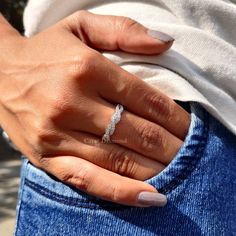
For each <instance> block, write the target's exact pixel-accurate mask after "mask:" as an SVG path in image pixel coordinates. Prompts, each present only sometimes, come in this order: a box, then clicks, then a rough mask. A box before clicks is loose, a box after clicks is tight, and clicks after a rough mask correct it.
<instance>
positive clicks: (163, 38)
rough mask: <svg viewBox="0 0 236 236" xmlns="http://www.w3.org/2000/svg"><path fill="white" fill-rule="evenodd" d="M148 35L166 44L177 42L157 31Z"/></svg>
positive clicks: (150, 31)
mask: <svg viewBox="0 0 236 236" xmlns="http://www.w3.org/2000/svg"><path fill="white" fill-rule="evenodd" d="M147 34H148V35H149V36H151V37H153V38H154V39H158V40H160V41H162V42H164V43H169V42H173V41H174V40H175V39H174V38H172V37H171V36H170V35H168V34H165V33H163V32H160V31H156V30H148V31H147Z"/></svg>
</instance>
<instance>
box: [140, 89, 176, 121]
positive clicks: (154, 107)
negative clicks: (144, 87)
mask: <svg viewBox="0 0 236 236" xmlns="http://www.w3.org/2000/svg"><path fill="white" fill-rule="evenodd" d="M144 101H146V104H147V112H148V114H149V115H150V116H152V117H153V116H156V117H163V118H164V119H165V120H166V121H169V120H170V119H171V117H172V114H173V111H172V109H171V103H170V100H169V99H167V98H165V97H164V96H163V95H160V94H157V93H154V94H145V95H144Z"/></svg>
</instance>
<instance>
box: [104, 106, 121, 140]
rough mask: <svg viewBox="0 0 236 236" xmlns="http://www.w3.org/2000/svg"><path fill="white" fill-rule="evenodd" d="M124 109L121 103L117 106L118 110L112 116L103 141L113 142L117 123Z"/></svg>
mask: <svg viewBox="0 0 236 236" xmlns="http://www.w3.org/2000/svg"><path fill="white" fill-rule="evenodd" d="M123 111H124V107H123V106H122V105H120V104H118V105H117V106H116V110H115V112H114V114H113V116H112V117H111V121H110V123H109V125H108V126H107V128H106V131H105V134H104V135H103V137H102V141H103V142H104V143H110V142H111V135H112V134H113V133H114V132H115V129H116V125H117V124H118V123H119V121H120V119H121V113H122V112H123Z"/></svg>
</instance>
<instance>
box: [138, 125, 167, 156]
mask: <svg viewBox="0 0 236 236" xmlns="http://www.w3.org/2000/svg"><path fill="white" fill-rule="evenodd" d="M138 133H139V137H140V139H141V149H142V150H143V151H144V152H147V153H149V152H152V151H153V149H154V148H155V149H156V148H157V147H158V148H160V147H162V146H163V134H162V131H161V129H160V128H158V126H157V127H154V125H148V124H145V123H142V124H141V125H140V126H139V130H138Z"/></svg>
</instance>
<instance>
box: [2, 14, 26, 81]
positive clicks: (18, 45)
mask: <svg viewBox="0 0 236 236" xmlns="http://www.w3.org/2000/svg"><path fill="white" fill-rule="evenodd" d="M25 40H26V39H25V38H24V37H23V36H21V35H20V33H19V32H18V31H17V30H15V29H14V28H13V27H12V26H11V25H10V24H9V23H8V22H7V21H6V19H5V18H4V17H3V16H2V15H1V14H0V79H1V77H2V76H1V74H8V73H10V71H11V68H13V67H12V66H14V65H16V64H17V63H16V60H17V59H18V58H19V53H20V52H21V51H22V48H23V45H24V41H25Z"/></svg>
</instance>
